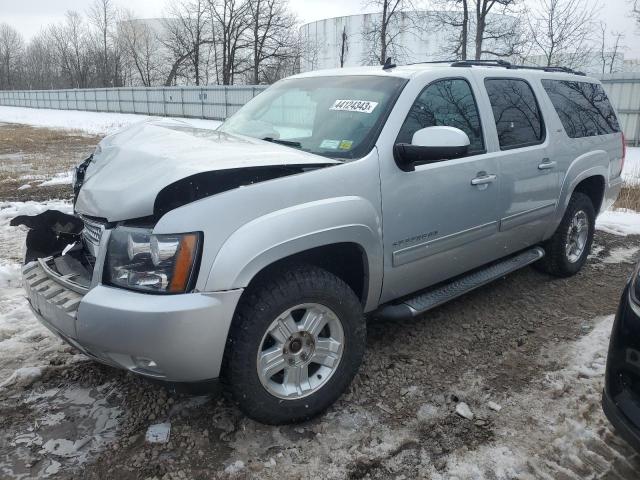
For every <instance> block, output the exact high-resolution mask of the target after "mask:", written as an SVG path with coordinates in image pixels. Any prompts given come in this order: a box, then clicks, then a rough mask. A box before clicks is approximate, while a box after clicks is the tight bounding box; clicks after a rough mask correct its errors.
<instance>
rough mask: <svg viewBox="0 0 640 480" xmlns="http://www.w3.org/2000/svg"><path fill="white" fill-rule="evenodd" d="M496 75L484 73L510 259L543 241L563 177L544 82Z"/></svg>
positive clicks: (506, 250) (482, 80)
mask: <svg viewBox="0 0 640 480" xmlns="http://www.w3.org/2000/svg"><path fill="white" fill-rule="evenodd" d="M494 75H495V74H492V73H491V72H483V73H480V74H478V76H479V77H480V78H479V83H481V84H482V85H483V86H484V90H485V92H486V96H487V97H486V98H487V99H488V100H489V104H490V109H491V111H492V113H493V122H489V123H490V125H487V132H490V133H491V134H493V135H495V138H497V146H498V151H497V152H496V154H495V155H496V159H497V160H498V162H499V168H500V174H501V182H500V195H499V207H498V208H499V212H500V213H499V217H500V218H499V232H500V233H499V235H498V238H499V241H500V242H501V244H502V247H503V251H504V254H505V255H506V254H510V253H513V252H516V251H518V250H521V249H524V248H526V247H528V246H530V245H533V244H535V243H538V242H540V241H541V240H542V239H543V237H544V234H545V232H546V229H547V226H548V225H549V222H550V221H551V219H552V218H553V215H554V212H555V209H556V203H557V199H558V196H559V193H560V175H559V168H558V160H557V159H556V158H554V156H553V155H552V150H551V149H550V147H549V143H550V141H549V140H550V135H549V132H548V131H547V126H546V123H545V119H544V117H543V114H542V109H541V108H540V102H539V100H538V98H540V95H542V91H541V86H540V84H539V82H538V81H536V82H533V81H532V82H529V81H528V80H526V79H525V78H520V77H510V76H494ZM503 75H504V74H503Z"/></svg>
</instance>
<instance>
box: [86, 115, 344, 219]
mask: <svg viewBox="0 0 640 480" xmlns="http://www.w3.org/2000/svg"><path fill="white" fill-rule="evenodd" d="M336 163H340V162H339V161H337V160H331V159H328V158H325V157H321V156H318V155H313V154H310V153H306V152H302V151H299V150H296V149H294V148H290V147H286V146H283V145H278V144H275V143H269V142H266V141H263V140H258V139H253V138H249V137H241V136H235V135H230V134H227V133H223V132H218V131H216V130H207V129H200V128H194V127H191V126H190V125H189V124H188V123H186V122H182V121H179V120H170V119H161V120H153V121H147V122H141V123H137V124H134V125H132V126H130V127H127V128H125V129H124V130H121V131H119V132H118V133H115V134H113V135H109V136H107V137H105V138H104V139H103V140H102V141H101V142H100V144H99V146H98V148H97V149H96V152H95V153H94V157H93V161H92V162H91V163H90V164H89V167H88V168H87V171H86V175H85V180H84V184H83V186H82V189H81V190H80V193H79V195H78V199H77V201H76V211H77V212H79V213H81V214H85V215H90V216H94V217H100V218H106V219H107V220H108V221H118V220H128V219H132V218H141V217H146V216H149V215H152V214H153V213H154V211H153V208H154V202H155V199H156V196H157V195H158V193H159V192H160V191H161V190H162V189H163V188H164V187H166V186H168V185H170V184H172V183H174V182H177V181H178V180H181V179H183V178H185V177H190V176H192V175H196V174H198V173H203V172H211V171H217V170H229V169H238V168H247V169H249V168H251V167H268V166H305V165H308V166H313V165H329V164H336Z"/></svg>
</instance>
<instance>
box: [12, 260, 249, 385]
mask: <svg viewBox="0 0 640 480" xmlns="http://www.w3.org/2000/svg"><path fill="white" fill-rule="evenodd" d="M23 279H24V285H25V289H26V292H27V295H28V299H29V303H30V305H31V307H32V309H33V311H34V313H35V314H36V316H37V317H38V319H39V320H40V321H41V322H42V323H43V324H44V325H45V326H46V327H47V328H49V329H50V330H51V331H52V332H54V333H56V334H57V335H59V336H60V337H61V338H62V339H64V340H65V341H66V342H68V343H69V344H71V345H72V346H74V347H76V348H78V349H79V350H81V351H82V352H84V353H85V354H87V355H88V356H90V357H92V358H94V359H96V360H98V361H101V362H103V363H106V364H109V365H113V366H117V367H120V368H124V369H127V370H130V371H132V372H135V373H139V374H141V375H145V376H149V377H154V378H159V379H163V380H167V381H173V382H199V381H205V380H210V379H214V378H217V377H218V376H219V375H220V367H221V364H222V356H223V354H224V349H225V345H226V340H227V333H228V331H229V326H230V325H231V320H232V318H233V314H234V311H235V308H236V305H237V303H238V300H239V298H240V295H241V294H242V290H229V291H224V292H211V293H189V294H182V295H150V294H144V293H137V292H131V291H128V290H122V289H118V288H112V287H107V286H104V285H100V284H98V285H97V286H95V287H93V288H91V289H84V290H83V289H82V288H76V286H74V285H73V284H71V285H70V284H69V281H68V278H65V277H64V276H61V275H59V274H57V273H56V272H54V271H53V270H51V269H47V263H46V262H43V261H42V260H39V261H36V262H30V263H28V264H27V265H25V266H24V267H23Z"/></svg>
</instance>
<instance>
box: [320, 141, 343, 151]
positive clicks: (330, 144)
mask: <svg viewBox="0 0 640 480" xmlns="http://www.w3.org/2000/svg"><path fill="white" fill-rule="evenodd" d="M339 145H340V140H323V141H322V143H321V144H320V148H326V149H327V150H337V149H338V146H339Z"/></svg>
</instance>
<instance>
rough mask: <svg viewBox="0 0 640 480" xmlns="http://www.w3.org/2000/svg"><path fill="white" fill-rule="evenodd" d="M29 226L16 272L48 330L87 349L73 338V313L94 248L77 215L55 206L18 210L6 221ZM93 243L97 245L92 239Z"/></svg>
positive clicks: (88, 281) (88, 278)
mask: <svg viewBox="0 0 640 480" xmlns="http://www.w3.org/2000/svg"><path fill="white" fill-rule="evenodd" d="M10 224H11V225H12V226H20V225H22V226H25V227H27V228H28V229H29V231H28V233H27V239H26V253H25V259H24V266H23V267H22V275H23V281H24V288H25V290H26V293H27V298H28V300H29V304H30V306H31V308H32V310H33V311H34V313H35V314H36V316H37V317H38V318H39V319H40V321H41V323H43V324H44V325H45V326H46V327H47V328H49V330H51V331H52V332H54V333H55V334H57V335H58V336H60V337H61V338H62V339H63V340H65V341H66V342H68V343H69V344H71V345H72V346H74V347H75V348H78V349H79V350H81V351H83V352H84V353H86V354H89V355H90V353H89V352H87V351H86V350H85V349H83V348H82V347H81V346H80V345H79V344H78V342H77V341H76V338H77V332H76V322H75V320H76V314H77V311H78V308H79V305H80V301H81V300H82V298H83V297H84V296H85V295H86V294H87V293H88V292H89V290H90V288H91V285H92V280H93V272H94V267H95V250H94V249H92V246H91V244H90V242H89V241H87V239H88V238H89V236H90V235H91V234H90V232H89V228H90V227H88V224H87V223H85V221H83V219H81V218H79V217H77V216H75V215H68V214H65V213H63V212H60V211H57V210H47V211H45V212H43V213H40V214H39V215H33V216H27V215H21V216H18V217H15V218H14V219H12V220H11V223H10ZM96 246H97V245H96Z"/></svg>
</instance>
